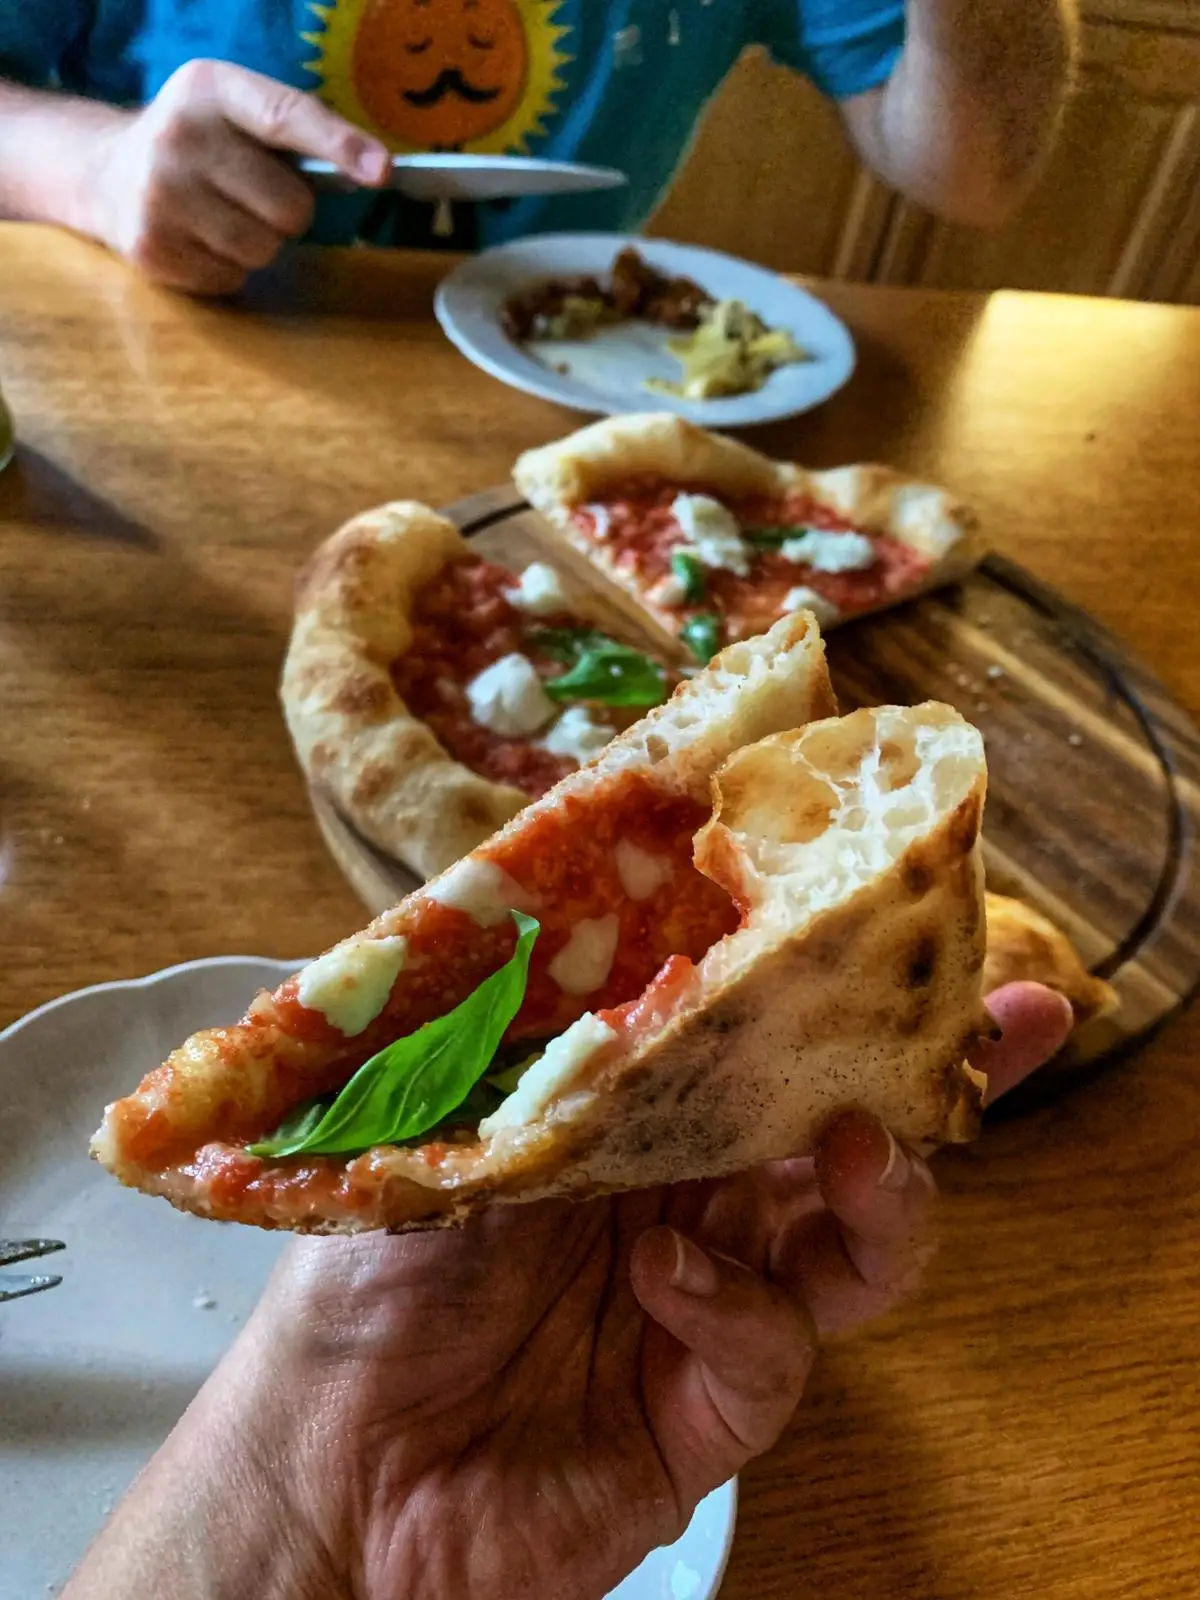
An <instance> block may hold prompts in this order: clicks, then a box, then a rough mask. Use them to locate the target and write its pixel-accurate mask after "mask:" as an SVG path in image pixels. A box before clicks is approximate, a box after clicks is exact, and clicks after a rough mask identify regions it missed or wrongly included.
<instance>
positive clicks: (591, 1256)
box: [64, 984, 1070, 1600]
mask: <svg viewBox="0 0 1200 1600" xmlns="http://www.w3.org/2000/svg"><path fill="white" fill-rule="evenodd" d="M989 1004H990V1007H991V1009H992V1013H993V1016H994V1017H995V1018H996V1020H997V1022H998V1024H999V1025H1000V1027H1001V1028H1002V1029H1003V1037H1002V1038H1001V1039H1000V1040H999V1041H988V1042H985V1043H984V1044H983V1046H982V1047H981V1049H980V1052H979V1055H978V1057H977V1064H979V1065H980V1066H983V1067H984V1068H985V1069H986V1070H987V1071H988V1072H989V1074H991V1076H992V1080H993V1082H994V1083H995V1084H997V1085H998V1086H999V1087H1000V1088H1002V1089H1005V1088H1009V1087H1011V1086H1012V1084H1013V1083H1014V1082H1016V1081H1017V1080H1018V1079H1019V1078H1020V1077H1021V1076H1024V1075H1025V1074H1027V1073H1028V1072H1029V1071H1031V1070H1032V1069H1033V1067H1034V1066H1035V1065H1036V1064H1037V1063H1038V1062H1039V1061H1040V1060H1044V1059H1046V1058H1047V1057H1048V1056H1050V1055H1052V1054H1053V1053H1054V1051H1055V1050H1056V1049H1057V1048H1058V1047H1059V1045H1061V1044H1062V1042H1063V1040H1064V1039H1065V1037H1066V1034H1067V1032H1068V1031H1069V1028H1070V1008H1069V1006H1067V1005H1066V1003H1065V1002H1064V1001H1062V1000H1061V999H1060V998H1059V997H1058V996H1057V995H1054V994H1052V993H1051V992H1050V991H1048V990H1045V989H1042V988H1041V987H1040V986H1038V985H1036V984H1011V985H1008V986H1007V987H1006V988H1005V989H1003V990H1000V991H997V993H996V994H995V995H993V996H992V997H991V1000H990V1002H989ZM934 1197H935V1188H934V1182H933V1179H932V1177H931V1175H930V1173H929V1169H928V1167H927V1166H926V1165H925V1163H924V1162H923V1161H922V1159H921V1158H920V1156H919V1155H917V1154H916V1153H915V1152H914V1151H911V1150H905V1149H903V1148H901V1147H899V1146H897V1145H896V1144H895V1142H894V1141H893V1140H892V1138H891V1136H890V1135H889V1134H888V1133H887V1132H886V1130H885V1129H884V1128H883V1127H882V1126H881V1125H880V1124H879V1123H878V1122H876V1121H875V1120H874V1119H873V1118H871V1117H868V1116H866V1115H865V1114H864V1113H862V1112H856V1111H847V1112H845V1113H844V1114H842V1115H841V1116H840V1117H838V1118H837V1119H836V1120H835V1121H834V1122H833V1123H832V1124H831V1125H830V1127H829V1128H828V1129H827V1131H826V1133H825V1136H824V1138H823V1139H822V1141H821V1144H820V1147H819V1149H818V1150H817V1152H816V1155H815V1157H814V1158H813V1159H811V1160H809V1159H804V1160H792V1161H781V1162H774V1163H771V1164H770V1165H769V1166H766V1167H763V1168H760V1169H758V1170H756V1171H753V1172H747V1173H742V1174H739V1175H737V1176H736V1177H733V1178H729V1179H725V1180H722V1181H718V1182H709V1183H694V1184H680V1185H676V1186H674V1187H672V1188H662V1189H657V1190H652V1191H645V1192H639V1193H632V1194H623V1195H617V1196H613V1197H611V1198H607V1199H603V1200H596V1201H593V1202H590V1203H587V1204H570V1203H566V1202H545V1203H542V1204H537V1205H520V1206H502V1207H497V1208H495V1209H494V1210H491V1211H488V1212H485V1213H484V1214H483V1215H481V1216H479V1217H477V1218H475V1219H473V1220H472V1221H471V1222H469V1223H468V1224H467V1225H466V1226H465V1227H464V1228H462V1229H453V1230H447V1231H444V1232H440V1233H431V1234H408V1235H403V1236H400V1237H396V1238H390V1237H388V1236H387V1235H382V1234H368V1235H362V1236H359V1237H356V1238H353V1239H348V1240H343V1239H308V1240H301V1241H298V1242H297V1243H296V1244H294V1245H293V1246H292V1247H290V1249H289V1250H288V1251H287V1253H286V1254H285V1256H284V1258H283V1260H282V1262H281V1264H280V1267H279V1268H278V1270H277V1272H276V1274H275V1276H274V1278H273V1279H272V1282H271V1284H270V1286H269V1287H268V1290H267V1292H266V1294H265V1295H264V1297H263V1300H262V1302H261V1303H260V1305H259V1307H258V1309H257V1311H256V1312H255V1315H254V1317H253V1319H252V1320H251V1322H250V1324H249V1325H248V1326H247V1328H246V1330H245V1332H244V1333H243V1335H242V1337H241V1338H240V1339H239V1341H238V1343H237V1344H236V1345H235V1346H234V1349H233V1351H232V1352H231V1353H230V1355H229V1357H227V1358H226V1361H225V1362H224V1363H223V1365H222V1367H221V1368H220V1369H219V1370H218V1372H217V1374H216V1375H215V1376H214V1378H213V1379H211V1380H210V1382H209V1384H208V1385H206V1387H205V1389H204V1390H203V1391H202V1393H201V1396H200V1398H199V1400H198V1401H197V1403H196V1405H195V1406H194V1407H193V1409H192V1411H191V1412H189V1414H188V1416H187V1417H186V1418H185V1419H184V1421H183V1423H182V1424H181V1425H180V1427H179V1428H178V1429H177V1430H176V1432H175V1434H174V1435H173V1436H172V1438H171V1440H170V1441H168V1444H167V1445H166V1446H165V1447H164V1449H163V1451H161V1452H160V1454H159V1457H157V1458H156V1460H155V1462H154V1463H153V1464H152V1465H151V1467H150V1468H149V1470H148V1472H147V1474H146V1475H144V1477H143V1478H142V1479H141V1480H139V1484H138V1486H137V1487H136V1488H135V1490H134V1491H133V1492H132V1494H131V1495H130V1497H129V1498H128V1499H127V1501H126V1502H125V1504H124V1505H123V1506H122V1508H121V1509H120V1510H119V1511H118V1513H117V1516H116V1518H115V1519H114V1521H113V1523H112V1524H111V1525H110V1527H109V1528H108V1529H107V1530H106V1532H105V1534H104V1535H103V1536H102V1538H101V1540H100V1541H99V1543H98V1545H97V1546H96V1548H95V1549H94V1550H93V1552H92V1554H91V1555H90V1556H89V1558H88V1561H87V1562H86V1563H85V1565H84V1568H83V1569H81V1571H80V1573H79V1574H78V1575H77V1577H76V1579H75V1581H74V1583H73V1585H72V1586H71V1588H70V1589H69V1590H68V1596H69V1600H110V1597H111V1600H115V1597H116V1596H118V1595H119V1596H120V1600H152V1597H153V1596H156V1595H157V1594H158V1593H160V1592H170V1593H171V1594H172V1595H173V1596H175V1600H201V1597H203V1600H212V1597H214V1596H218V1595H223V1594H225V1593H229V1594H231V1595H232V1594H239V1593H242V1592H245V1590H244V1589H243V1588H241V1587H239V1585H243V1584H244V1583H245V1581H246V1576H247V1574H249V1573H252V1574H253V1576H254V1583H255V1592H256V1593H257V1594H259V1595H261V1596H263V1597H264V1600H266V1597H269V1596H274V1595H277V1594H278V1595H280V1596H283V1595H287V1596H289V1600H290V1597H299V1596H309V1595H314V1596H315V1595H320V1596H322V1597H323V1600H330V1597H335V1596H336V1597H341V1596H344V1597H346V1600H349V1597H350V1596H354V1597H355V1600H392V1597H394V1596H396V1595H400V1594H403V1595H405V1596H406V1597H408V1600H445V1597H446V1596H450V1595H453V1596H454V1597H455V1600H522V1597H526V1596H528V1597H531V1600H532V1597H535V1596H536V1597H539V1600H541V1597H544V1596H551V1595H553V1596H557V1595H562V1594H568V1593H569V1594H570V1595H571V1596H572V1597H573V1600H589V1597H596V1600H599V1597H600V1596H602V1595H604V1594H605V1593H606V1592H607V1591H608V1590H609V1589H610V1588H611V1587H612V1586H613V1585H614V1584H615V1583H617V1582H618V1581H619V1580H620V1578H621V1577H622V1576H623V1575H624V1574H625V1573H626V1572H628V1571H629V1570H631V1569H632V1568H633V1567H634V1566H635V1565H636V1564H637V1563H638V1562H639V1561H640V1560H641V1559H642V1558H643V1557H644V1556H645V1555H646V1553H647V1552H648V1551H649V1550H650V1549H651V1548H652V1547H653V1546H655V1545H657V1544H663V1543H667V1542H670V1541H671V1540H673V1539H675V1538H677V1537H678V1536H679V1534H680V1533H681V1532H682V1530H683V1528H684V1527H685V1526H686V1524H687V1522H688V1520H689V1519H690V1517H691V1514H692V1512H693V1510H694V1509H695V1506H696V1504H697V1502H698V1501H699V1500H700V1499H701V1498H702V1497H703V1496H704V1495H705V1494H707V1493H708V1492H709V1491H710V1490H712V1489H714V1488H715V1487H717V1485H718V1484H720V1483H722V1482H724V1481H725V1480H726V1479H728V1478H730V1477H732V1476H733V1475H734V1474H735V1473H736V1472H738V1471H740V1469H741V1468H742V1467H743V1466H744V1465H745V1464H746V1462H747V1461H748V1460H750V1459H751V1457H753V1456H755V1455H758V1454H760V1453H761V1452H762V1451H764V1450H766V1449H768V1448H769V1447H770V1446H771V1445H772V1444H773V1443H774V1441H775V1440H776V1438H777V1437H778V1435H779V1433H780V1432H781V1431H782V1429H783V1428H784V1427H785V1426H786V1424H787V1422H788V1420H789V1418H790V1417H791V1415H792V1412H793V1410H794V1409H795V1406H796V1403H797V1401H798V1400H799V1398H800V1395H801V1392H802V1390H803V1388H804V1384H805V1382H806V1380H807V1378H808V1374H809V1372H810V1370H811V1368H812V1365H813V1361H814V1359H815V1354H816V1349H817V1344H818V1341H819V1339H820V1338H821V1337H822V1336H824V1335H828V1334H833V1333H838V1332H844V1331H847V1330H849V1329H852V1328H854V1327H856V1326H858V1325H859V1324H860V1323H862V1322H863V1321H865V1320H867V1319H868V1318H870V1317H873V1316H876V1315H878V1314H880V1313H881V1312H884V1311H886V1310H888V1309H890V1308H891V1307H892V1306H893V1305H895V1304H896V1303H897V1302H898V1301H899V1300H900V1299H902V1298H903V1297H904V1296H906V1295H907V1294H909V1293H910V1292H911V1291H912V1290H913V1288H914V1287H915V1285H916V1283H917V1281H918V1280H919V1277H920V1274H921V1271H922V1269H923V1267H924V1265H925V1264H926V1262H927V1261H928V1260H929V1258H930V1256H931V1254H932V1252H933V1244H932V1239H931V1211H932V1208H933V1203H934ZM147 1540H150V1541H152V1542H153V1548H151V1549H148V1548H147ZM223 1562H224V1563H228V1565H227V1566H225V1567H222V1566H221V1563H223ZM214 1564H215V1565H214ZM132 1574H136V1577H137V1580H138V1581H137V1582H134V1581H132V1579H131V1575H132ZM197 1574H199V1576H197ZM139 1583H140V1584H141V1585H142V1586H140V1587H139ZM64 1600H67V1597H64Z"/></svg>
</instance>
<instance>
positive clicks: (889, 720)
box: [93, 615, 985, 1232]
mask: <svg viewBox="0 0 1200 1600" xmlns="http://www.w3.org/2000/svg"><path fill="white" fill-rule="evenodd" d="M832 709H833V700H832V693H831V690H830V687H829V680H828V675H827V672H826V668H825V659H824V652H823V649H822V646H821V640H820V637H819V634H818V631H817V629H816V627H815V625H814V624H813V622H812V619H811V618H810V617H807V616H805V615H799V616H796V617H791V618H787V619H784V620H783V621H781V622H780V623H779V624H778V625H777V626H776V627H775V628H774V629H773V630H772V631H771V633H769V634H768V635H766V636H764V637H762V638H759V639H754V640H751V641H748V642H746V643H743V644H737V645H734V646H731V647H730V648H729V649H727V650H726V651H724V652H723V653H722V654H721V656H720V657H719V658H718V659H717V660H716V661H714V662H713V663H712V665H711V666H710V667H709V668H708V669H707V670H705V671H704V672H702V673H700V674H699V675H698V676H697V677H696V678H694V679H692V680H691V681H689V682H685V683H683V684H682V685H681V686H680V687H679V688H678V689H677V690H676V692H675V694H674V695H673V696H672V697H671V699H670V701H669V702H668V703H667V704H665V705H663V706H660V707H658V708H657V709H656V710H653V711H651V712H650V713H649V714H648V715H647V716H646V717H645V718H643V719H642V721H641V722H639V723H638V724H637V725H636V726H635V727H633V728H631V729H629V730H628V731H626V732H625V733H622V734H619V735H618V736H617V738H616V739H614V740H613V741H612V743H610V744H609V745H608V747H607V749H606V750H604V752H603V753H602V754H601V755H600V756H599V757H598V759H597V760H596V761H594V762H593V763H591V764H590V765H589V766H587V767H585V768H583V769H581V770H580V771H578V772H575V773H572V774H570V775H569V776H567V777H566V778H564V779H563V780H562V781H561V782H560V783H559V784H557V785H556V786H555V788H554V789H552V790H551V791H550V792H549V793H548V794H546V795H544V796H543V797H542V798H540V799H538V800H535V801H533V802H532V803H531V804H530V805H528V806H527V807H526V808H525V809H524V810H523V811H522V812H521V814H520V815H519V816H517V817H516V818H515V819H514V820H513V821H511V822H510V823H508V824H507V825H506V826H505V827H504V828H502V829H501V830H500V832H498V833H497V834H495V835H494V836H493V837H492V838H491V839H489V840H487V841H486V843H484V844H482V845H480V846H479V848H478V849H476V850H474V851H472V853H471V854H470V855H469V856H467V857H466V858H465V859H464V860H462V861H460V862H459V863H457V864H456V865H455V866H453V867H451V868H450V869H449V870H448V871H446V872H444V873H443V874H441V875H440V876H439V877H437V878H435V879H433V881H432V882H430V883H429V884H427V885H426V886H425V887H424V888H422V889H420V890H417V891H415V892H414V893H413V894H411V895H409V896H408V897H407V898H406V899H405V900H404V901H402V902H401V903H400V905H398V906H396V907H395V908H393V909H392V910H391V911H388V912H386V913H385V914H384V915H383V916H381V917H379V918H377V919H376V920H375V921H374V922H373V923H372V924H371V925H370V927H368V928H367V929H366V930H365V931H364V932H362V933H360V934H356V935H354V936H353V937H352V938H350V939H347V940H345V941H343V943H342V944H340V945H338V946H336V947H335V948H334V949H333V950H331V951H328V952H327V953H326V954H325V955H324V956H322V957H320V958H319V959H318V960H317V961H315V962H313V963H311V964H310V965H309V966H308V967H306V968H305V969H303V970H302V971H301V972H300V973H299V974H298V975H297V976H295V977H293V978H291V979H289V980H288V981H287V982H286V983H284V984H283V985H282V986H281V987H280V988H279V989H278V990H276V992H275V993H274V994H273V995H272V994H266V993H264V994H261V995H259V996H258V997H257V999H256V1000H255V1001H254V1002H253V1003H252V1004H251V1006H250V1008H249V1010H248V1011H247V1013H246V1015H245V1016H244V1017H243V1018H242V1020H241V1021H240V1022H237V1023H234V1024H232V1025H230V1026H228V1027H223V1028H215V1029H210V1030H207V1031H205V1032H203V1033H199V1034H196V1035H195V1036H194V1037H193V1038H191V1039H190V1040H188V1041H187V1042H186V1043H185V1044H183V1045H182V1046H181V1047H180V1048H179V1049H178V1050H177V1051H175V1052H174V1053H173V1054H172V1055H171V1056H170V1057H169V1058H168V1060H167V1061H166V1062H165V1063H164V1064H163V1065H162V1066H161V1067H158V1068H157V1069H155V1070H154V1071H153V1072H151V1073H149V1074H148V1076H147V1077H146V1078H145V1079H144V1080H143V1082H142V1083H141V1085H140V1086H139V1087H138V1088H137V1089H136V1090H135V1091H134V1092H133V1093H131V1094H130V1095H129V1096H128V1097H127V1098H126V1099H124V1100H121V1101H118V1102H117V1103H115V1104H114V1105H112V1106H110V1107H109V1108H108V1110H107V1112H106V1114H105V1117H104V1123H103V1126H102V1128H101V1129H100V1131H99V1133H98V1134H97V1137H96V1139H95V1141H94V1143H93V1153H94V1154H95V1155H96V1156H97V1158H98V1159H99V1160H100V1161H102V1162H103V1163H104V1165H105V1166H107V1167H108V1168H109V1169H110V1170H111V1171H113V1172H114V1173H115V1174H116V1175H117V1176H118V1177H119V1178H120V1179H121V1180H122V1181H123V1182H125V1183H127V1184H130V1185H132V1186H134V1187H136V1188H139V1189H143V1190H146V1191H147V1192H149V1193H151V1194H158V1195H162V1196H165V1197H166V1198H167V1199H169V1200H171V1201H173V1202H174V1203H175V1204H176V1205H178V1206H180V1207H182V1208H184V1209H186V1210H190V1211H195V1212H198V1213H200V1214H201V1215H205V1216H210V1217H215V1218H219V1219H222V1220H227V1221H240V1222H249V1223H257V1224H259V1225H261V1226H266V1227H285V1228H296V1229H301V1230H305V1231H317V1232H330V1231H348V1230H349V1231H353V1230H358V1229H363V1228H379V1227H389V1228H394V1229H403V1228H411V1227H428V1226H435V1225H438V1224H439V1223H445V1222H448V1221H453V1220H455V1219H456V1218H460V1217H463V1216H465V1215H467V1214H469V1213H470V1212H471V1211H473V1210H475V1209H478V1208H479V1207H481V1206H484V1205H488V1204H491V1203H493V1202H498V1201H508V1202H517V1201H527V1200H534V1199H537V1198H539V1197H543V1196H548V1195H566V1196H574V1197H583V1196H586V1195H589V1194H593V1193H596V1192H600V1191H605V1190H614V1189H627V1188H641V1187H645V1186H648V1185H653V1184H657V1183H663V1182H674V1181H678V1180H684V1179H693V1178H703V1177H713V1176H717V1175H720V1174H722V1173H728V1172H733V1171H738V1170H740V1169H742V1168H744V1167H749V1166H752V1165H754V1164H756V1163H757V1162H760V1161H763V1160H768V1159H770V1158H772V1157H778V1156H785V1155H790V1154H798V1153H802V1152H804V1151H805V1150H808V1149H811V1146H812V1142H813V1140H814V1138H815V1137H816V1135H817V1133H818V1132H819V1129H820V1127H821V1125H822V1122H823V1120H824V1119H825V1118H826V1117H827V1116H828V1115H829V1114H830V1113H831V1112H832V1111H833V1110H834V1109H836V1108H837V1107H839V1106H844V1105H847V1104H857V1105H861V1106H863V1107H864V1108H866V1109H867V1110H870V1111H873V1112H874V1113H875V1114H876V1115H878V1116H879V1117H881V1118H882V1119H883V1120H884V1121H885V1122H886V1123H887V1124H888V1125H889V1126H890V1127H891V1128H893V1129H894V1130H895V1132H896V1133H897V1134H898V1135H900V1136H902V1137H907V1138H911V1139H919V1138H954V1137H963V1136H969V1134H970V1133H971V1132H972V1131H973V1128H974V1125H975V1122H976V1119H977V1112H978V1106H979V1084H978V1081H977V1077H976V1075H973V1074H972V1073H971V1072H970V1070H969V1069H968V1068H967V1067H966V1066H965V1065H964V1057H965V1054H966V1051H967V1049H968V1048H969V1046H970V1043H971V1041H972V1039H973V1037H974V1036H975V1034H976V1031H977V1029H978V1028H979V1026H980V1025H981V1022H982V1019H983V1006H982V1000H981V991H980V981H981V974H982V967H983V959H984V921H983V903H982V873H981V865H980V857H979V850H978V829H979V818H980V813H981V811H982V807H983V799H984V788H985V769H984V762H983V746H982V740H981V739H980V736H979V734H978V732H977V731H976V730H975V729H974V728H972V727H970V725H969V724H967V723H965V722H964V721H963V720H962V718H961V717H959V716H958V714H957V713H956V712H954V711H952V710H950V709H949V708H948V707H945V706H938V705H927V706H920V707H913V708H898V707H883V708H879V709H876V710H863V711H856V712H854V713H853V714H852V715H851V716H849V717H844V718H837V717H830V716H829V715H828V713H829V712H830V711H831V710H832ZM813 718H819V719H821V720H816V721H813V720H811V719H813ZM780 730H791V731H786V732H785V731H780Z"/></svg>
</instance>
